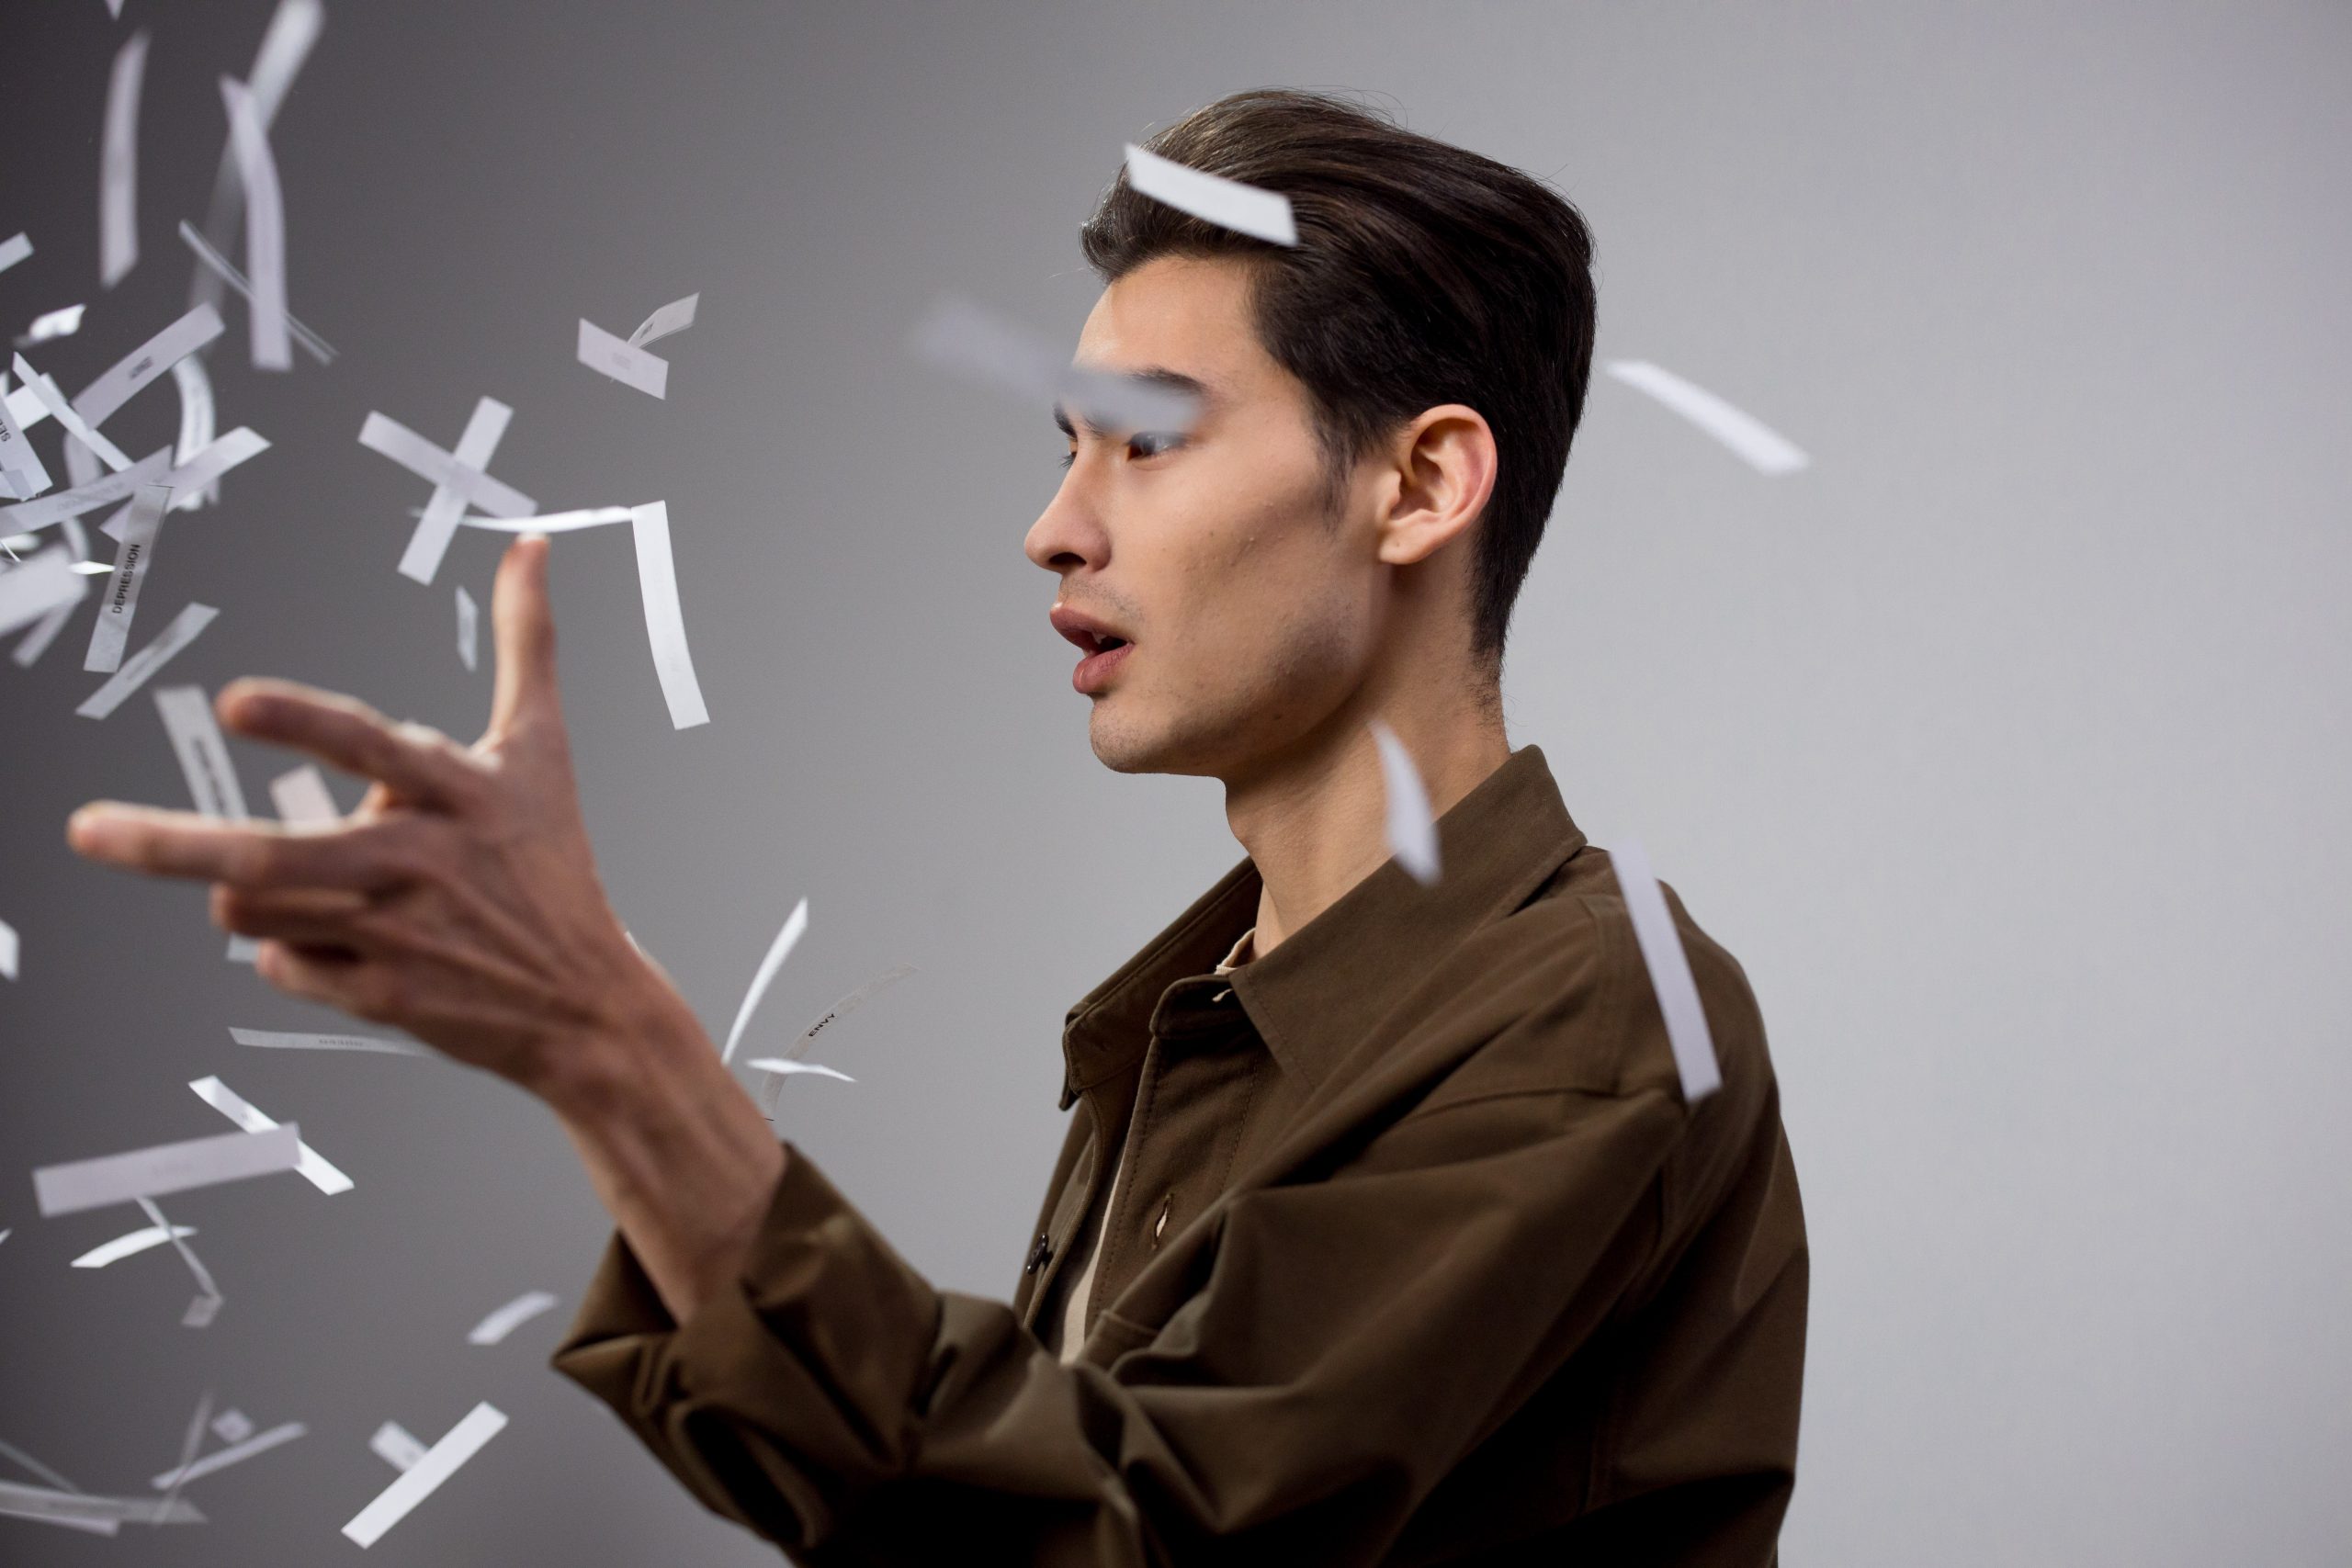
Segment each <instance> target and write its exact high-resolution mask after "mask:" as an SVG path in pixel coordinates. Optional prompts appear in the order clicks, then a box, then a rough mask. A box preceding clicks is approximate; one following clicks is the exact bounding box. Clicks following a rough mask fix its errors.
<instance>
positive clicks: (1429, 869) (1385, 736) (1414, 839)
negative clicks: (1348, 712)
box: [1372, 718, 1438, 886]
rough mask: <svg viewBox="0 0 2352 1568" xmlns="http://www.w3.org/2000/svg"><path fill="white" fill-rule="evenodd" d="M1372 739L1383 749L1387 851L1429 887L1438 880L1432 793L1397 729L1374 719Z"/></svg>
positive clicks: (1382, 774) (1381, 750)
mask: <svg viewBox="0 0 2352 1568" xmlns="http://www.w3.org/2000/svg"><path fill="white" fill-rule="evenodd" d="M1372 739H1373V740H1374V743H1375V744H1377V745H1378V746H1379V748H1380V782H1381V788H1382V790H1383V791H1384V792H1385V794H1386V796H1387V800H1388V852H1389V853H1391V854H1393V855H1395V856H1396V857H1397V864H1398V865H1400V866H1402V867H1404V868H1405V871H1406V873H1407V874H1409V875H1410V876H1411V877H1412V878H1413V880H1415V881H1416V882H1419V883H1420V884H1421V885H1422V886H1429V885H1430V884H1431V883H1433V882H1435V881H1436V880H1437V879H1438V860H1437V824H1436V822H1435V821H1434V820H1432V819H1431V818H1430V797H1429V791H1428V790H1427V789H1425V788H1424V787H1423V786H1422V784H1421V772H1420V770H1419V768H1417V767H1415V766H1414V765H1413V754H1412V753H1411V752H1410V751H1408V750H1405V743H1404V742H1403V741H1401V740H1399V739H1397V732H1396V731H1395V730H1392V729H1390V728H1388V726H1386V725H1385V724H1384V723H1382V722H1381V721H1380V720H1378V719H1376V718H1375V719H1374V720H1373V721H1372Z"/></svg>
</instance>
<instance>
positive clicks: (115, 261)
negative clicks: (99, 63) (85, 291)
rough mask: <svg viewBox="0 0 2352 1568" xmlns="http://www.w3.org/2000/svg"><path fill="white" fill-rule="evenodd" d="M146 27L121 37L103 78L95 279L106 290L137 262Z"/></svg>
mask: <svg viewBox="0 0 2352 1568" xmlns="http://www.w3.org/2000/svg"><path fill="white" fill-rule="evenodd" d="M146 76H147V29H146V28H141V29H140V30H139V31H137V32H135V33H133V34H131V35H130V38H128V39H125V40H123V45H122V47H121V48H120V49H119V50H117V51H115V56H114V70H113V71H112V72H111V73H109V74H108V76H107V118H106V140H105V141H104V142H103V143H102V146H101V150H100V152H99V154H98V281H99V283H101V284H103V285H104V286H105V287H107V288H113V287H114V286H115V285H116V284H117V283H119V282H120V281H121V280H122V275H123V274H124V273H127V272H129V271H130V269H131V267H132V266H133V265H137V263H138V261H139V89H140V86H141V84H142V83H143V82H144V81H145V80H146Z"/></svg>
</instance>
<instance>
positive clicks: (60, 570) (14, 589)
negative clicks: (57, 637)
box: [0, 546, 90, 635]
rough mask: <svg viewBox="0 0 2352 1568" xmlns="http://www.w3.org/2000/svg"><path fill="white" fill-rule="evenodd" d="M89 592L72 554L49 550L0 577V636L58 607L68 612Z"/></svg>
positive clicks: (64, 550) (86, 580) (88, 583)
mask: <svg viewBox="0 0 2352 1568" xmlns="http://www.w3.org/2000/svg"><path fill="white" fill-rule="evenodd" d="M89 591H90V580H89V579H88V578H86V577H85V576H83V575H82V574H81V573H80V572H78V571H75V570H74V557H73V552H72V551H70V550H67V549H64V548H63V547H58V546H51V547H50V548H48V549H45V550H43V551H41V552H40V554H39V555H37V556H34V557H32V558H30V559H28V560H27V561H26V562H25V564H24V565H22V566H20V567H17V569H15V570H12V571H9V572H6V573H0V635H5V634H6V633H8V632H12V631H15V630H16V629H17V627H18V626H24V625H26V624H28V622H32V621H38V620H40V618H41V617H42V616H44V615H50V614H51V613H52V612H53V611H55V610H57V609H58V608H60V607H61V606H63V607H66V608H71V607H72V606H73V605H75V604H80V603H81V602H82V595H83V594H85V593H87V592H89Z"/></svg>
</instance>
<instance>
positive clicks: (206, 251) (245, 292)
mask: <svg viewBox="0 0 2352 1568" xmlns="http://www.w3.org/2000/svg"><path fill="white" fill-rule="evenodd" d="M180 239H181V241H182V242H183V243H186V244H187V248H188V249H189V250H190V251H191V252H193V253H195V255H196V259H197V260H198V261H200V262H202V263H203V264H204V265H205V266H206V267H209V268H210V269H211V271H212V273H213V275H214V276H217V277H218V278H220V281H221V282H223V283H225V284H227V285H228V286H229V287H230V288H233V289H235V290H236V291H237V292H238V293H239V294H240V295H242V296H243V298H244V301H245V303H246V304H247V305H248V306H251V305H252V304H253V303H254V286H253V280H252V279H251V278H248V277H247V276H245V275H244V274H243V273H242V272H239V271H238V270H237V268H236V266H235V265H233V264H232V262H231V261H230V260H229V258H228V257H227V256H224V255H222V254H220V252H219V251H216V250H214V249H213V248H212V246H211V245H210V244H209V243H206V241H205V238H204V236H203V235H201V234H199V233H198V232H197V231H196V228H195V226H194V225H193V224H191V223H189V222H187V220H185V219H183V220H181V222H180ZM200 275H201V269H199V276H200ZM198 292H199V293H201V292H203V291H201V290H199V291H198ZM218 292H219V291H218V290H214V291H212V293H213V296H214V297H215V298H217V297H218ZM285 316H286V330H287V331H288V332H289V333H293V334H294V341H295V342H296V343H299V344H301V345H302V347H303V349H304V351H305V352H307V353H308V354H309V355H310V356H311V358H313V359H315V360H317V361H318V362H319V363H320V364H322V365H332V364H334V347H333V345H331V344H329V343H328V342H327V341H326V339H324V338H322V337H321V336H320V335H319V334H318V333H314V332H312V331H311V329H310V328H308V327H306V326H304V325H303V324H302V318H301V317H300V316H298V315H296V314H295V313H294V312H293V311H291V310H288V311H286V312H285Z"/></svg>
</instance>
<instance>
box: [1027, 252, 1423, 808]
mask: <svg viewBox="0 0 2352 1568" xmlns="http://www.w3.org/2000/svg"><path fill="white" fill-rule="evenodd" d="M1076 361H1077V363H1078V364H1079V365H1080V366H1081V367H1086V368H1089V369H1095V370H1103V371H1109V372H1114V373H1117V374H1123V375H1145V374H1160V373H1166V372H1173V373H1175V374H1176V375H1178V376H1182V377H1186V378H1191V380H1193V381H1194V382H1197V383H1198V384H1199V393H1198V395H1199V398H1200V413H1199V418H1198V420H1197V422H1196V423H1195V425H1194V428H1193V432H1192V434H1190V435H1189V436H1184V437H1172V436H1162V435H1152V434H1131V433H1124V432H1104V431H1098V430H1096V429H1094V428H1093V427H1091V426H1090V425H1089V424H1087V423H1085V421H1084V420H1083V419H1082V418H1081V417H1080V415H1079V414H1078V412H1076V411H1070V410H1065V411H1064V412H1062V414H1061V415H1060V418H1061V420H1062V422H1063V423H1065V424H1066V426H1067V431H1066V433H1067V434H1069V451H1070V458H1069V476H1068V477H1067V478H1066V479H1064V480H1063V481H1062V485H1061V489H1060V491H1058V492H1057V494H1056V495H1055V497H1054V499H1053V502H1052V503H1051V504H1050V505H1048V506H1047V507H1046V511H1045V513H1044V515H1042V516H1040V517H1039V518H1038V519H1037V521H1036V523H1035V525H1033V526H1032V527H1031V528H1030V530H1029V536H1028V539H1027V542H1026V546H1025V548H1026V550H1027V553H1028V556H1029V558H1030V559H1031V560H1033V561H1035V562H1036V563H1037V564H1038V565H1039V566H1042V567H1044V568H1046V570H1049V571H1052V572H1055V573H1057V575H1059V576H1060V578H1061V580H1062V582H1061V591H1060V594H1059V596H1058V598H1057V604H1056V611H1057V615H1056V622H1057V628H1058V629H1060V630H1061V631H1062V633H1063V635H1064V636H1065V637H1069V638H1070V640H1072V641H1073V642H1075V643H1078V644H1079V646H1080V649H1081V651H1089V650H1092V649H1105V651H1103V652H1100V653H1094V654H1092V656H1091V657H1087V658H1085V659H1082V660H1081V661H1080V666H1079V669H1078V671H1077V672H1076V674H1075V677H1074V683H1075V684H1076V685H1077V687H1078V689H1079V690H1080V691H1081V692H1082V693H1084V694H1086V696H1087V697H1088V698H1089V700H1090V701H1091V704H1092V714H1091V720H1090V730H1091V741H1092V744H1093V748H1094V754H1095V756H1096V757H1098V758H1099V759H1101V760H1102V761H1103V765H1104V766H1106V767H1110V768H1114V769H1116V770H1118V771H1119V772H1122V773H1198V774H1207V775H1212V776H1216V777H1219V778H1223V779H1225V780H1227V782H1228V783H1230V782H1232V781H1233V780H1234V779H1235V778H1237V777H1238V776H1246V775H1247V774H1249V773H1250V772H1252V771H1254V770H1255V769H1256V768H1257V767H1259V766H1262V765H1263V764H1265V763H1267V762H1269V761H1274V760H1276V759H1277V758H1278V757H1279V756H1280V754H1281V753H1282V752H1283V750H1285V749H1286V748H1288V747H1290V746H1292V745H1295V743H1297V742H1298V741H1300V740H1301V739H1305V738H1306V737H1307V736H1309V735H1310V734H1311V733H1312V732H1313V731H1314V730H1315V729H1316V728H1317V726H1318V725H1320V724H1322V723H1323V722H1325V721H1326V720H1328V719H1329V718H1330V717H1331V716H1332V715H1333V714H1334V712H1335V711H1336V710H1337V709H1338V708H1339V707H1340V705H1341V704H1342V703H1343V702H1344V701H1345V700H1346V699H1347V697H1348V696H1349V694H1351V692H1352V691H1353V690H1354V688H1355V687H1356V685H1357V684H1358V682H1360V680H1361V679H1362V677H1363V672H1364V671H1366V669H1367V668H1368V667H1369V665H1370V663H1371V660H1372V655H1373V652H1374V647H1375V642H1376V638H1377V637H1378V634H1379V630H1380V627H1379V615H1380V611H1381V607H1382V604H1383V592H1384V588H1385V578H1384V576H1383V571H1384V569H1383V568H1382V567H1381V565H1380V563H1379V561H1378V559H1377V558H1376V556H1375V554H1374V544H1375V541H1374V535H1373V527H1372V525H1373V521H1374V516H1375V510H1374V505H1375V496H1374V490H1373V487H1372V486H1371V485H1370V484H1368V483H1367V482H1366V476H1367V475H1369V474H1370V473H1371V472H1372V471H1373V470H1372V468H1371V467H1370V466H1369V465H1364V466H1360V467H1359V468H1358V470H1357V471H1356V473H1355V474H1352V475H1351V476H1349V477H1348V478H1347V479H1346V480H1345V481H1344V482H1343V484H1342V485H1341V487H1340V490H1339V491H1338V493H1337V495H1336V496H1335V495H1334V494H1333V492H1332V491H1331V490H1330V488H1329V475H1328V472H1327V469H1326V466H1325V459H1324V456H1323V452H1322V448H1321V446H1319V444H1318V442H1317V437H1316V434H1315V428H1314V424H1313V421H1312V414H1311V410H1310V406H1309V402H1308V397H1307V392H1306V387H1305V386H1304V385H1303V384H1302V383H1301V382H1299V381H1298V380H1297V379H1296V378H1295V377H1293V376H1292V375H1291V374H1290V373H1289V372H1288V371H1286V370H1284V369H1283V367H1281V366H1280V365H1279V364H1277V363H1276V362H1275V361H1274V359H1273V358H1272V355H1269V354H1268V353H1267V352H1266V350H1265V348H1264V347H1263V345H1262V344H1261V343H1260V342H1259V340H1258V335H1257V332H1256V330H1255V328H1254V326H1253V325H1252V322H1251V321H1250V305H1249V270H1248V266H1247V264H1245V263H1243V262H1239V261H1236V260H1232V259H1225V258H1219V259H1202V258H1193V257H1163V258H1160V259H1159V260H1155V261H1151V262H1148V263H1146V264H1145V265H1142V266H1140V267H1137V268H1136V270H1135V271H1133V272H1131V273H1129V274H1127V275H1126V276H1124V277H1122V278H1121V279H1119V281H1117V282H1116V283H1114V284H1112V285H1111V286H1110V287H1109V288H1106V289H1105V290H1104V291H1103V297H1102V299H1100V300H1099V301H1097V302H1096V304H1095V307H1094V310H1093V311H1092V312H1091V314H1090V315H1089V316H1088V317H1087V320H1086V326H1085V328H1084V330H1083V331H1082V332H1081V333H1080V334H1079V342H1078V352H1077V355H1076ZM1114 640H1115V642H1119V643H1124V644H1125V646H1124V647H1118V646H1109V645H1111V644H1112V643H1114Z"/></svg>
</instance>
